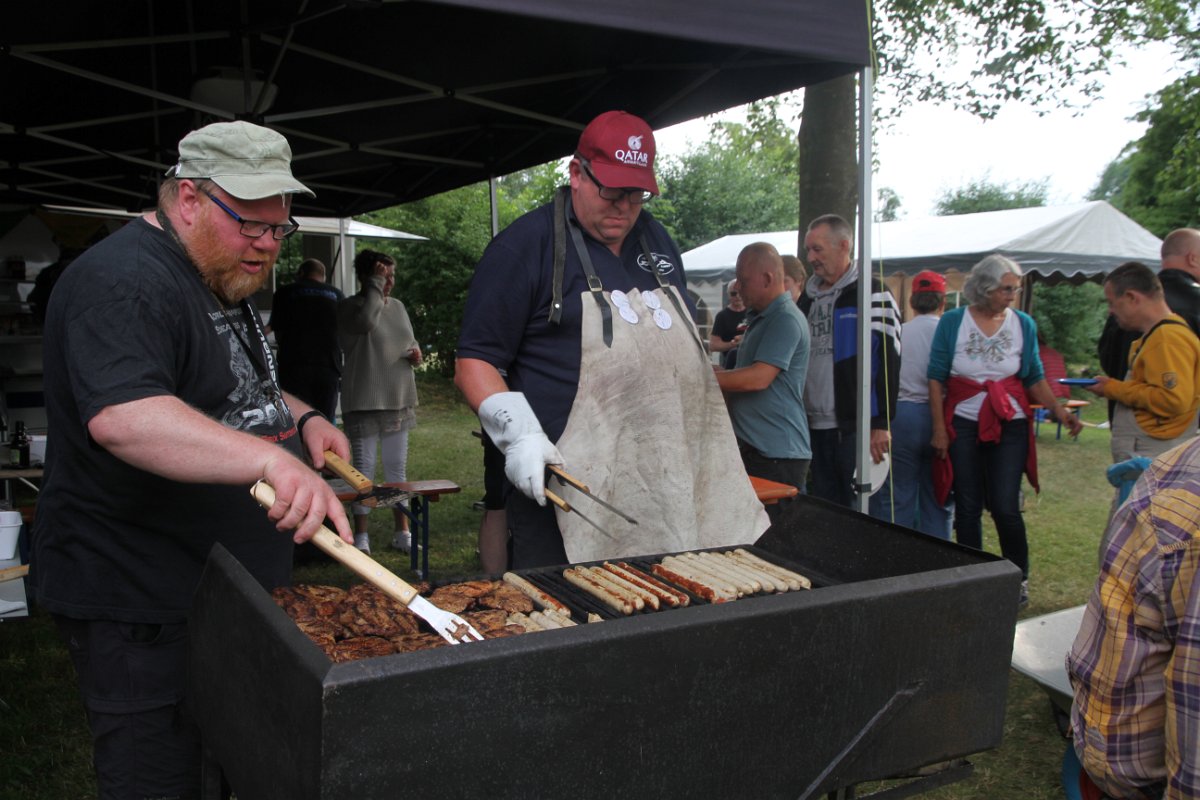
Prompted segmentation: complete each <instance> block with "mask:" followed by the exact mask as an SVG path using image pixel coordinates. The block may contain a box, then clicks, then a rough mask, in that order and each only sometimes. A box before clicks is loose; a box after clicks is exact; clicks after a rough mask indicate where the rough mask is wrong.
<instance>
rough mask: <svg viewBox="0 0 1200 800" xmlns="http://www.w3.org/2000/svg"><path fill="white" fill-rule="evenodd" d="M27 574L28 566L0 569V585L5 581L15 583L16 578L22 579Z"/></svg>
mask: <svg viewBox="0 0 1200 800" xmlns="http://www.w3.org/2000/svg"><path fill="white" fill-rule="evenodd" d="M28 574H29V565H28V564H22V565H21V566H19V567H9V568H7V569H0V583H4V582H5V581H15V580H16V579H17V578H24V577H25V576H26V575H28Z"/></svg>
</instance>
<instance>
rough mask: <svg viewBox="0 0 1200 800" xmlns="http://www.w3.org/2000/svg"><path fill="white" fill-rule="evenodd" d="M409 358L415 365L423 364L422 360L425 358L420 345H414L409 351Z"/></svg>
mask: <svg viewBox="0 0 1200 800" xmlns="http://www.w3.org/2000/svg"><path fill="white" fill-rule="evenodd" d="M408 360H409V362H410V363H411V364H412V365H413V366H414V367H419V366H420V365H421V361H422V360H423V359H422V356H421V348H420V347H419V346H416V347H413V348H411V349H410V350H409V351H408Z"/></svg>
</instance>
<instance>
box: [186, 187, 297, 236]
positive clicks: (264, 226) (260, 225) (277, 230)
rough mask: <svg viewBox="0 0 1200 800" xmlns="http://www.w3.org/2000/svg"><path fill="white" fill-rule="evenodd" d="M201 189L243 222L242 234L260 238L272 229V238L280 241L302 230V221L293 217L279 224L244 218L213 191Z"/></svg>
mask: <svg viewBox="0 0 1200 800" xmlns="http://www.w3.org/2000/svg"><path fill="white" fill-rule="evenodd" d="M201 191H202V192H204V194H206V195H208V199H209V200H212V201H213V202H214V203H216V204H217V208H219V209H221V210H222V211H224V212H225V213H226V214H228V215H229V216H231V217H233V218H234V219H235V220H237V221H238V222H239V223H241V228H239V231H240V232H241V234H242V236H247V237H249V238H251V239H260V238H262V236H263V234H265V233H266V232H267V231H270V232H271V238H272V239H274V240H276V241H279V240H281V239H286V238H287V237H289V236H291V235H292V234H293V233H295V232H296V231H298V230H300V223H299V222H296V220H294V219H292V218H291V217H288V221H287V222H284V223H281V224H279V225H272V224H271V223H269V222H260V221H259V220H256V219H242V216H241V215H240V214H238V213H237V212H236V211H234V210H233V209H232V208H230V207H229V206H227V205H225V204H224V203H222V202H221V201H220V200H218V199H217V198H216V197H215V196H214V195H213V193H212V192H209V191H207V190H205V189H201Z"/></svg>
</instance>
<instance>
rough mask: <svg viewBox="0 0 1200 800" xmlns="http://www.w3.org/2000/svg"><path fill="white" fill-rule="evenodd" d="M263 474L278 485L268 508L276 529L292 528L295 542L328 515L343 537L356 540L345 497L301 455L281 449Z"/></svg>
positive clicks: (349, 541) (312, 531)
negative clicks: (302, 459) (332, 487)
mask: <svg viewBox="0 0 1200 800" xmlns="http://www.w3.org/2000/svg"><path fill="white" fill-rule="evenodd" d="M305 427H306V428H307V427H308V426H305ZM263 478H265V479H266V481H267V483H269V484H271V486H272V487H273V488H274V489H275V504H274V505H273V506H271V508H270V510H269V511H268V512H267V518H268V519H270V520H271V521H272V522H274V523H275V527H276V528H277V529H279V530H281V531H292V541H294V542H295V543H296V544H302V543H303V542H307V541H308V540H309V539H311V538H312V537H313V534H315V533H316V532H317V528H319V527H320V526H321V525H322V524H324V522H325V518H326V517H328V518H329V521H330V522H332V523H333V527H334V529H335V530H336V531H337V533H338V535H339V536H341V537H342V540H343V541H345V542H346V543H347V544H354V534H353V533H352V532H351V530H350V523H349V522H348V521H347V519H346V509H345V508H343V507H342V501H340V500H338V499H337V495H335V494H334V493H333V489H331V488H329V484H328V483H326V482H325V480H324V479H323V478H322V477H321V476H320V475H319V474H318V473H316V472H314V471H313V470H312V469H310V468H309V467H308V466H307V465H305V464H302V463H301V462H300V460H299V459H296V458H293V457H292V456H291V455H289V454H288V453H286V452H284V451H282V450H281V451H280V452H279V455H278V456H277V457H275V458H273V459H272V460H270V461H268V462H267V465H266V468H265V469H264V470H263Z"/></svg>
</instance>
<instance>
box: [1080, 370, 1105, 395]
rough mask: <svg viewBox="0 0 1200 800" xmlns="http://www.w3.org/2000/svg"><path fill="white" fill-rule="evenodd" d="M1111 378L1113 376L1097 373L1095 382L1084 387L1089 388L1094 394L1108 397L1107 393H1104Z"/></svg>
mask: <svg viewBox="0 0 1200 800" xmlns="http://www.w3.org/2000/svg"><path fill="white" fill-rule="evenodd" d="M1110 380H1112V378H1110V377H1108V376H1107V375H1097V376H1096V382H1095V383H1093V384H1091V385H1090V386H1084V387H1083V388H1084V389H1087V390H1088V391H1089V392H1091V393H1092V394H1095V395H1099V396H1100V397H1107V395H1106V394H1105V393H1104V387H1106V386H1108V382H1109V381H1110Z"/></svg>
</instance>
